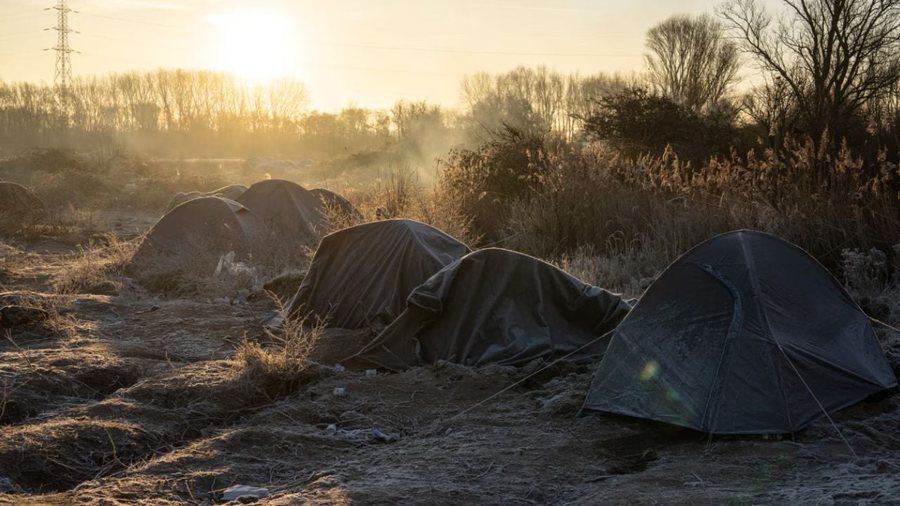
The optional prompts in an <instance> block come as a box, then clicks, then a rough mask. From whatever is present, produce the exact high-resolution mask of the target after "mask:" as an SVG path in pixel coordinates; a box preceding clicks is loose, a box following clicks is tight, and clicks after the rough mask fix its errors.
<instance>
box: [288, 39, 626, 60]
mask: <svg viewBox="0 0 900 506" xmlns="http://www.w3.org/2000/svg"><path fill="white" fill-rule="evenodd" d="M304 42H311V43H314V44H321V45H329V46H338V47H355V48H362V49H382V50H389V51H414V52H426V53H454V54H487V55H503V56H555V57H567V56H571V57H600V58H609V57H612V58H631V57H634V56H641V55H640V54H638V53H532V52H525V51H481V50H474V49H455V48H429V47H415V46H379V45H371V44H350V43H345V42H328V41H319V40H306V41H304Z"/></svg>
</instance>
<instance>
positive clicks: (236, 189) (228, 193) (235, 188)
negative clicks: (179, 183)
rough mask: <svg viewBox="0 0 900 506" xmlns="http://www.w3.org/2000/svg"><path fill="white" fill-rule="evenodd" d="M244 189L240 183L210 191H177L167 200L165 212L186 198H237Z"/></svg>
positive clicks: (185, 200) (183, 201) (245, 189)
mask: <svg viewBox="0 0 900 506" xmlns="http://www.w3.org/2000/svg"><path fill="white" fill-rule="evenodd" d="M245 191H247V187H246V186H244V185H242V184H230V185H228V186H223V187H222V188H219V189H218V190H213V191H211V192H198V191H193V192H178V193H177V194H175V196H174V197H172V200H171V201H169V205H168V206H166V211H165V212H166V213H167V212H169V211H171V210H172V209H175V208H176V207H178V206H180V205H181V204H184V203H185V202H187V201H188V200H193V199H197V198H200V197H222V198H226V199H230V200H237V199H238V198H239V197H240V196H241V195H243V194H244V192H245Z"/></svg>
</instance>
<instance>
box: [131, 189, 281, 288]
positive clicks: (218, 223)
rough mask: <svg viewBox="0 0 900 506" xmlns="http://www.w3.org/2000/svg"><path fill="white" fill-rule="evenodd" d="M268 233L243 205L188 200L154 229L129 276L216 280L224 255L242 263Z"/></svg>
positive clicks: (136, 255)
mask: <svg viewBox="0 0 900 506" xmlns="http://www.w3.org/2000/svg"><path fill="white" fill-rule="evenodd" d="M266 234H268V231H267V230H266V229H265V227H263V226H262V224H261V223H260V222H259V220H258V219H257V218H256V217H255V216H254V215H253V214H252V213H251V212H250V211H249V210H248V209H247V208H245V207H244V206H242V205H240V204H238V203H237V202H235V201H233V200H228V199H224V198H221V197H200V198H197V199H193V200H189V201H187V202H185V203H184V204H181V205H180V206H177V207H176V208H175V209H173V210H171V211H170V212H168V213H167V214H166V215H165V216H163V217H162V218H160V220H159V221H158V222H157V223H156V224H155V225H154V226H153V228H151V229H150V232H148V233H147V236H146V237H145V238H144V240H143V242H141V245H140V246H139V247H138V249H137V251H136V252H135V253H134V256H133V257H132V260H131V263H130V265H129V271H130V273H132V274H134V275H137V276H140V275H141V274H142V273H146V272H154V273H160V272H164V271H172V272H175V271H190V272H192V273H195V274H203V275H212V274H213V272H214V270H215V268H216V265H217V263H218V262H219V259H220V258H221V256H222V255H225V254H227V253H229V252H232V251H234V252H235V254H236V255H237V256H238V257H239V258H241V257H246V256H247V255H249V254H250V252H251V248H252V246H253V245H254V244H255V243H256V242H257V241H258V240H259V239H260V238H261V237H264V236H265V235H266Z"/></svg>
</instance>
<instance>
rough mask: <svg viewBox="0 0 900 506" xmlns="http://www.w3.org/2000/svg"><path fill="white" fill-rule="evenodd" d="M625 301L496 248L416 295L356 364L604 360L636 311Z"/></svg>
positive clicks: (451, 268)
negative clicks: (609, 339) (609, 336)
mask: <svg viewBox="0 0 900 506" xmlns="http://www.w3.org/2000/svg"><path fill="white" fill-rule="evenodd" d="M629 308H630V307H629V305H628V304H627V303H626V302H625V301H623V300H622V299H621V298H620V297H619V296H618V295H615V294H613V293H610V292H608V291H606V290H603V289H601V288H598V287H595V286H591V285H588V284H586V283H583V282H582V281H580V280H578V279H576V278H575V277H573V276H571V275H569V274H568V273H566V272H564V271H562V270H560V269H558V268H556V267H554V266H552V265H550V264H548V263H546V262H543V261H541V260H538V259H536V258H533V257H530V256H528V255H524V254H521V253H516V252H513V251H508V250H503V249H496V248H488V249H483V250H479V251H476V252H474V253H471V254H469V255H466V256H465V257H463V258H461V259H460V260H458V261H456V262H454V263H453V264H451V265H448V266H447V267H445V268H444V269H442V270H441V271H440V272H438V273H437V274H435V275H434V276H432V277H431V278H430V279H428V281H426V282H425V283H424V284H422V285H421V286H419V287H418V288H416V289H415V290H414V291H412V293H411V294H410V295H409V297H408V299H407V304H406V309H405V310H404V311H403V313H402V314H401V315H400V316H399V318H398V319H397V320H396V321H394V322H393V323H392V324H391V325H390V326H388V327H387V328H386V329H385V330H384V331H383V332H382V333H381V334H379V335H378V336H377V337H376V338H375V339H374V340H373V342H371V343H370V344H369V345H368V346H366V348H365V349H363V350H362V351H361V352H360V353H359V354H358V355H356V356H354V357H352V359H350V361H351V362H365V363H369V364H373V365H376V366H379V367H382V368H386V369H392V370H401V369H405V368H407V367H412V366H417V365H423V364H428V363H433V362H435V361H438V360H445V361H451V362H457V363H461V364H465V365H471V366H483V365H487V364H501V365H524V364H527V363H528V362H530V361H532V360H535V359H538V358H542V359H545V360H552V359H556V358H560V357H563V356H566V355H569V356H568V357H567V359H569V360H572V361H580V360H591V359H596V358H598V357H599V356H600V355H601V354H602V353H603V350H604V349H605V348H606V341H605V340H604V339H602V336H603V335H604V334H606V333H608V332H609V331H610V330H612V329H613V328H614V327H615V326H616V324H617V323H619V321H621V319H622V318H623V317H624V316H625V314H626V313H627V312H628V310H629Z"/></svg>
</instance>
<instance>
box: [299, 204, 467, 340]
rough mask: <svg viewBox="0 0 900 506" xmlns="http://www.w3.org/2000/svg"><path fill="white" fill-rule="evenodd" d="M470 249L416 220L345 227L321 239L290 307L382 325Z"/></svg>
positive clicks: (348, 324) (340, 323)
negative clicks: (411, 294)
mask: <svg viewBox="0 0 900 506" xmlns="http://www.w3.org/2000/svg"><path fill="white" fill-rule="evenodd" d="M468 252H469V248H468V247H467V246H466V245H465V244H463V243H461V242H459V241H457V240H456V239H454V238H452V237H450V236H449V235H447V234H445V233H443V232H441V231H440V230H438V229H436V228H433V227H430V226H428V225H425V224H424V223H419V222H416V221H411V220H384V221H375V222H372V223H365V224H363V225H357V226H355V227H350V228H346V229H344V230H341V231H339V232H335V233H333V234H331V235H328V236H326V237H324V238H323V239H322V242H321V244H320V245H319V248H318V249H317V250H316V254H315V256H314V257H313V260H312V263H311V264H310V267H309V272H308V273H307V274H306V277H305V278H304V279H303V282H302V283H301V285H300V288H299V289H298V290H297V293H296V294H295V295H294V297H293V299H292V300H291V301H290V303H289V304H288V305H287V307H286V308H285V313H286V314H287V315H300V316H305V315H312V316H313V317H318V318H320V319H323V320H325V321H326V323H327V325H328V326H331V327H341V328H347V329H359V328H372V329H374V330H375V331H379V330H381V329H382V328H384V327H385V326H387V325H388V324H389V323H391V322H392V321H394V319H395V318H396V317H397V316H399V315H400V313H401V312H402V311H403V308H404V307H405V305H406V297H407V295H409V293H410V292H411V291H412V290H413V289H414V288H416V287H417V286H419V285H420V284H422V283H423V282H424V281H425V280H426V279H428V278H429V277H430V276H431V275H432V274H434V273H435V272H437V271H439V270H441V269H442V268H443V267H444V266H446V265H448V264H450V263H452V262H453V261H455V260H457V259H458V258H460V257H462V256H463V255H465V254H466V253H468ZM354 351H355V350H354Z"/></svg>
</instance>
